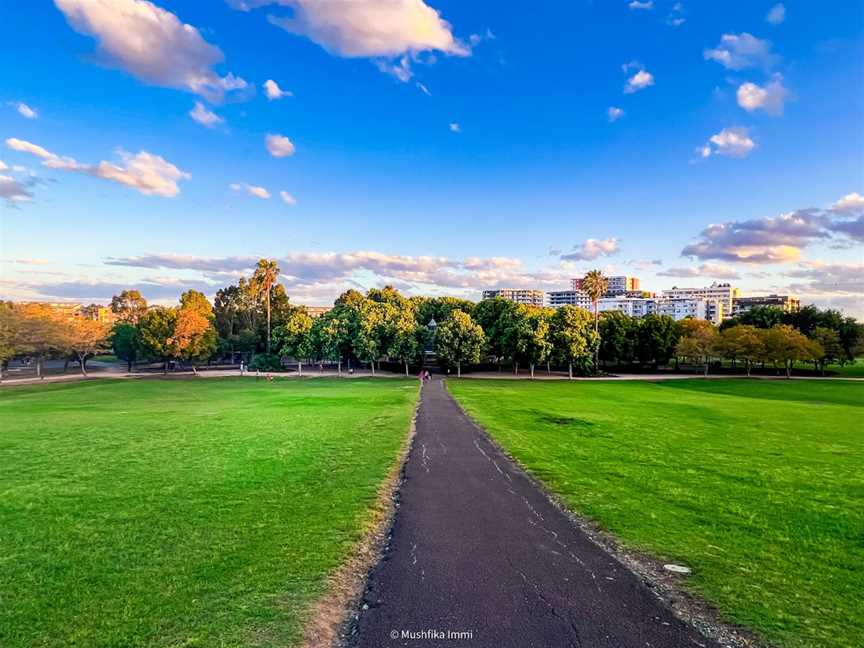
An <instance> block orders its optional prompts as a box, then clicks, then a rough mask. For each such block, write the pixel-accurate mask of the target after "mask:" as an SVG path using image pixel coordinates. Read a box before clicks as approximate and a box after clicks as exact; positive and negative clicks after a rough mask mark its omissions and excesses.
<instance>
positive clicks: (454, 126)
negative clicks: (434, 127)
mask: <svg viewBox="0 0 864 648" xmlns="http://www.w3.org/2000/svg"><path fill="white" fill-rule="evenodd" d="M449 128H450V132H451V133H461V132H462V127H461V126H460V125H459V124H458V123H457V122H450V126H449Z"/></svg>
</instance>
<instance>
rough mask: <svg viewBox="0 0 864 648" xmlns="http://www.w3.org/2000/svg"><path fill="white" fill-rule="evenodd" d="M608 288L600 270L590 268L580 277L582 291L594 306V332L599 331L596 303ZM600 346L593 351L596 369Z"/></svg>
mask: <svg viewBox="0 0 864 648" xmlns="http://www.w3.org/2000/svg"><path fill="white" fill-rule="evenodd" d="M608 289H609V280H608V279H607V278H606V277H604V276H603V273H602V272H600V270H591V271H590V272H588V273H587V274H586V275H585V277H584V278H583V279H582V292H584V293H585V294H586V295H588V297H589V298H590V299H591V305H592V306H594V332H595V333H598V334H599V332H600V313H599V312H598V303H597V302H599V301H600V298H601V297H602V296H603V295H605V294H606V291H607V290H608ZM599 351H600V348H599V346H598V348H597V349H596V350H595V351H594V370H595V371H596V370H597V354H598V353H599Z"/></svg>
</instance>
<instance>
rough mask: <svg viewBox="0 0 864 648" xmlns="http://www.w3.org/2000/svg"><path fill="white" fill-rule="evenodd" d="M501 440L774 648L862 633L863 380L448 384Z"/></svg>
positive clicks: (579, 505)
mask: <svg viewBox="0 0 864 648" xmlns="http://www.w3.org/2000/svg"><path fill="white" fill-rule="evenodd" d="M448 387H449V389H450V391H451V392H452V393H453V394H454V395H455V396H456V397H457V399H458V400H459V401H460V402H461V403H462V404H463V406H464V407H465V408H466V410H467V411H468V412H469V413H470V414H471V415H472V416H474V417H475V419H476V420H477V421H478V422H479V423H480V424H482V425H483V426H484V427H485V428H486V429H487V430H488V431H489V432H490V433H491V434H492V436H493V437H494V438H495V439H496V440H497V441H498V442H499V443H500V444H501V445H502V446H503V447H504V448H506V449H507V450H508V451H509V452H510V453H511V454H512V455H513V456H514V457H516V458H517V459H518V460H519V461H520V462H521V463H522V464H523V465H524V466H526V467H527V468H528V469H529V470H530V471H531V472H532V473H533V474H534V475H535V476H537V477H538V478H539V479H540V480H541V481H543V482H544V483H545V484H546V485H547V486H548V487H549V488H550V489H551V490H552V491H553V492H555V493H557V494H558V495H560V496H561V497H562V498H563V500H564V501H565V502H566V503H567V504H568V505H569V506H570V507H571V508H572V509H573V510H574V511H577V512H579V513H581V514H584V515H585V516H587V517H589V518H592V519H594V520H596V521H597V522H598V523H599V524H600V525H601V526H603V527H604V528H605V529H607V530H609V531H611V532H612V533H614V534H615V535H616V536H617V537H618V538H620V539H621V540H622V541H624V542H625V543H626V544H628V545H629V546H631V547H635V548H638V549H641V550H644V551H647V552H649V553H651V554H653V555H655V556H657V557H659V558H661V559H664V560H671V561H675V562H680V563H684V564H686V565H689V566H690V567H692V568H693V574H692V576H690V577H689V580H688V586H689V587H690V588H691V589H692V590H693V591H695V592H697V593H699V594H701V595H702V596H704V597H705V598H706V599H707V600H709V601H711V602H712V603H714V604H715V605H716V606H717V607H718V608H719V609H720V610H721V611H722V612H723V614H724V616H725V617H726V618H727V619H728V620H731V621H733V622H736V623H740V624H743V625H745V626H747V627H750V628H752V629H754V630H755V631H757V632H758V633H759V634H760V635H761V636H762V637H764V638H765V639H767V640H769V641H771V642H773V643H775V644H776V645H779V646H786V647H800V646H808V647H814V648H816V647H818V648H824V647H828V646H844V647H849V648H851V647H852V646H860V645H861V640H862V637H864V426H862V420H864V384H862V383H853V382H842V381H840V382H837V381H782V380H780V381H765V380H743V379H736V380H712V381H702V380H670V381H666V382H658V383H647V382H629V383H623V382H596V383H586V382H578V383H567V382H566V381H562V382H551V383H550V382H539V381H538V382H528V381H518V382H517V381H503V380H498V381H495V380H486V381H484V380H462V381H455V380H451V381H448Z"/></svg>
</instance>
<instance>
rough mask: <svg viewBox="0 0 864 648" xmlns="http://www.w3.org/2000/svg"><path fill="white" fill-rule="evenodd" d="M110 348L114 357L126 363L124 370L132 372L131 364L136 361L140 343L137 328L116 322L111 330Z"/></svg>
mask: <svg viewBox="0 0 864 648" xmlns="http://www.w3.org/2000/svg"><path fill="white" fill-rule="evenodd" d="M109 339H110V342H111V347H112V348H113V349H114V355H116V356H117V357H118V358H120V359H121V360H125V361H126V370H127V371H128V372H131V371H132V364H133V363H134V362H135V361H136V360H137V359H138V353H139V351H140V341H139V335H138V328H137V327H136V326H133V325H132V324H130V323H129V322H117V323H116V324H114V328H113V329H111V335H110V338H109Z"/></svg>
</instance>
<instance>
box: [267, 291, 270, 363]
mask: <svg viewBox="0 0 864 648" xmlns="http://www.w3.org/2000/svg"><path fill="white" fill-rule="evenodd" d="M267 353H268V355H269V353H270V289H269V288H268V289H267Z"/></svg>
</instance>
